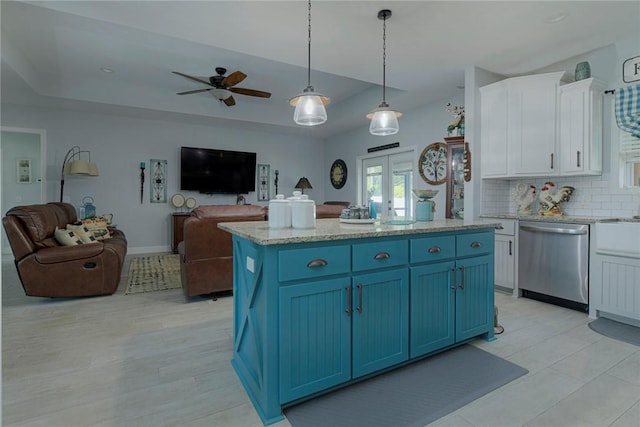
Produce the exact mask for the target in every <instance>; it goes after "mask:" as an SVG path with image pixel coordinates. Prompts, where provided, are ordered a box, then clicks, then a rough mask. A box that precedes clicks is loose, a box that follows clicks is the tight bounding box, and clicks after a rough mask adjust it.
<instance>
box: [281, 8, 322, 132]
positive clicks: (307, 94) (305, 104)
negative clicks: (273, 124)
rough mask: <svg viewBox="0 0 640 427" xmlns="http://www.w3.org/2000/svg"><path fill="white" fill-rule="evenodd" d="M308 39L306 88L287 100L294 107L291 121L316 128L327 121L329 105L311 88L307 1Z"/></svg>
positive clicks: (309, 15)
mask: <svg viewBox="0 0 640 427" xmlns="http://www.w3.org/2000/svg"><path fill="white" fill-rule="evenodd" d="M308 18H309V27H308V28H309V38H308V61H307V87H306V88H305V90H304V91H303V92H302V93H299V94H297V95H296V96H294V97H293V98H291V99H290V100H289V104H290V105H291V106H292V107H296V109H295V111H294V112H293V121H295V122H296V123H297V124H299V125H301V126H316V125H321V124H323V123H324V122H326V121H327V110H326V109H325V108H324V106H325V105H329V102H331V101H330V100H329V98H328V97H326V96H324V95H323V94H321V93H318V92H315V91H314V89H313V86H311V0H309V14H308Z"/></svg>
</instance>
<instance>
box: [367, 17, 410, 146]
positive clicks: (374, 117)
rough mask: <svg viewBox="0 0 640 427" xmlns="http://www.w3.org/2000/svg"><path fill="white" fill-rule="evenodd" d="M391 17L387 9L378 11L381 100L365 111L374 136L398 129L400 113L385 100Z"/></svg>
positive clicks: (392, 132)
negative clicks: (388, 27)
mask: <svg viewBox="0 0 640 427" xmlns="http://www.w3.org/2000/svg"><path fill="white" fill-rule="evenodd" d="M390 17H391V11H390V10H389V9H383V10H381V11H379V12H378V19H382V21H383V24H382V102H381V103H380V105H378V108H375V109H373V110H371V111H369V112H368V113H367V118H368V119H369V120H371V123H370V124H369V133H371V135H376V136H386V135H394V134H396V133H398V131H399V130H400V125H399V124H398V118H399V117H400V116H402V113H401V112H400V111H397V110H392V109H391V108H389V104H387V101H386V92H387V91H386V88H387V73H386V70H387V18H390Z"/></svg>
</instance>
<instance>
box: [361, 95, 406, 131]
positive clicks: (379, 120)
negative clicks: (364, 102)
mask: <svg viewBox="0 0 640 427" xmlns="http://www.w3.org/2000/svg"><path fill="white" fill-rule="evenodd" d="M401 116H402V113H401V112H400V111H396V110H392V109H391V108H389V104H387V103H386V102H382V104H380V105H379V106H378V108H375V109H373V110H371V111H369V112H368V113H367V118H368V119H369V120H371V123H370V124H369V133H371V135H376V136H387V135H394V134H396V133H398V130H400V126H399V125H398V118H399V117H401Z"/></svg>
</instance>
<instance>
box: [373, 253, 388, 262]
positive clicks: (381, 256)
mask: <svg viewBox="0 0 640 427" xmlns="http://www.w3.org/2000/svg"><path fill="white" fill-rule="evenodd" d="M389 258H391V255H389V252H378V253H377V254H375V256H374V257H373V259H377V260H380V259H389Z"/></svg>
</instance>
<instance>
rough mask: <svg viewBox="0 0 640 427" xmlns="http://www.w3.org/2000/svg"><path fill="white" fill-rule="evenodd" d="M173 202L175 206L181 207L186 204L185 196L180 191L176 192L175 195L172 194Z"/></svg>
mask: <svg viewBox="0 0 640 427" xmlns="http://www.w3.org/2000/svg"><path fill="white" fill-rule="evenodd" d="M171 204H172V205H173V207H174V208H178V209H180V208H181V207H183V206H184V196H183V195H182V194H180V193H176V194H174V195H173V196H171Z"/></svg>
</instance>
